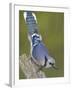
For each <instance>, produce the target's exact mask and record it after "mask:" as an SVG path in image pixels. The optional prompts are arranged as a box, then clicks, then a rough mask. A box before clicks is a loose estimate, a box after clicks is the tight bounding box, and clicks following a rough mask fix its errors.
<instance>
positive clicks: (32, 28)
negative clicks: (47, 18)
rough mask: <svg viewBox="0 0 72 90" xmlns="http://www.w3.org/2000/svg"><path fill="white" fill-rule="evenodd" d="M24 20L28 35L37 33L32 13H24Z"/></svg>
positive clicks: (34, 17)
mask: <svg viewBox="0 0 72 90" xmlns="http://www.w3.org/2000/svg"><path fill="white" fill-rule="evenodd" d="M24 19H25V22H26V24H27V26H28V31H29V34H31V35H32V34H34V33H38V26H37V19H36V16H35V14H34V13H33V12H32V11H26V12H24Z"/></svg>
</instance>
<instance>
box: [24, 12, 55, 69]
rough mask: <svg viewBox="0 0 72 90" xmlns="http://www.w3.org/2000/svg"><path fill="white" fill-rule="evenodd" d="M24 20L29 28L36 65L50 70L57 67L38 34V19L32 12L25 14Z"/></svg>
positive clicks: (32, 53)
mask: <svg viewBox="0 0 72 90" xmlns="http://www.w3.org/2000/svg"><path fill="white" fill-rule="evenodd" d="M23 15H24V19H25V22H26V24H27V26H28V39H29V41H30V44H31V50H30V53H31V57H32V60H33V61H34V63H35V64H36V65H38V66H41V67H45V68H49V67H53V68H56V67H55V59H54V58H52V57H51V56H50V55H49V53H48V49H47V48H46V46H45V44H44V43H43V41H42V37H41V35H40V34H39V32H38V30H39V29H38V26H37V19H36V16H35V14H34V13H33V12H32V11H26V12H24V14H23Z"/></svg>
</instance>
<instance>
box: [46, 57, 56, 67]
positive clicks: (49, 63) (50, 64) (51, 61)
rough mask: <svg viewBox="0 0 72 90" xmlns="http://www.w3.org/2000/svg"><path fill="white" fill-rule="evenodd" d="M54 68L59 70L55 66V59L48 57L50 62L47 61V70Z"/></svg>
mask: <svg viewBox="0 0 72 90" xmlns="http://www.w3.org/2000/svg"><path fill="white" fill-rule="evenodd" d="M50 67H52V68H54V69H57V68H56V66H55V59H54V58H52V57H51V56H48V61H47V64H46V68H50Z"/></svg>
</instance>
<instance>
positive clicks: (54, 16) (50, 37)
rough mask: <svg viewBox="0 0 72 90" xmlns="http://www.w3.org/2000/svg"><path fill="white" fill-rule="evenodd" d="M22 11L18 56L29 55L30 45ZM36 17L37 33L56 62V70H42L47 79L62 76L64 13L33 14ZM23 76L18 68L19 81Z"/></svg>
mask: <svg viewBox="0 0 72 90" xmlns="http://www.w3.org/2000/svg"><path fill="white" fill-rule="evenodd" d="M23 12H24V11H22V10H20V11H19V55H20V56H21V55H22V54H24V53H26V54H27V55H29V52H30V44H29V41H28V37H27V33H28V29H27V25H26V24H25V21H24V17H23ZM34 13H35V14H36V17H37V21H38V27H39V32H40V34H41V35H42V39H43V42H44V43H45V45H46V47H47V48H48V51H49V53H50V55H51V56H52V57H54V58H55V60H56V66H57V67H58V68H59V69H58V70H54V69H52V68H50V69H43V71H44V72H45V74H46V76H47V77H49V78H50V77H63V76H64V13H61V12H34ZM24 78H25V77H24V74H23V72H22V70H21V68H19V79H24Z"/></svg>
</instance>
